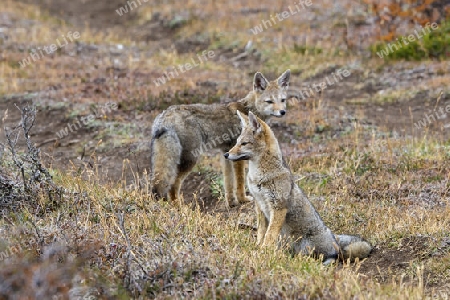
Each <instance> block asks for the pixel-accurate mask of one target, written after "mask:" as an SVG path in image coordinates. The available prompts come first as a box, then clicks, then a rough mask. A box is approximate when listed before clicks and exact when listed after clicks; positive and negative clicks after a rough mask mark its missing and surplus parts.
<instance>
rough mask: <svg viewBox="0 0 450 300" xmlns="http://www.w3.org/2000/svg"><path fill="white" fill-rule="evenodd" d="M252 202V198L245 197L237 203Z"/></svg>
mask: <svg viewBox="0 0 450 300" xmlns="http://www.w3.org/2000/svg"><path fill="white" fill-rule="evenodd" d="M252 201H253V197H252V196H245V197H244V198H241V199H239V203H247V202H252Z"/></svg>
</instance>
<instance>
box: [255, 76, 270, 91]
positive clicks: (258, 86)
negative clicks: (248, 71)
mask: <svg viewBox="0 0 450 300" xmlns="http://www.w3.org/2000/svg"><path fill="white" fill-rule="evenodd" d="M268 84H269V82H268V81H267V79H266V78H265V77H264V76H263V74H261V73H260V72H256V74H255V77H254V78H253V90H254V91H256V92H262V91H264V90H265V89H266V88H267V85H268Z"/></svg>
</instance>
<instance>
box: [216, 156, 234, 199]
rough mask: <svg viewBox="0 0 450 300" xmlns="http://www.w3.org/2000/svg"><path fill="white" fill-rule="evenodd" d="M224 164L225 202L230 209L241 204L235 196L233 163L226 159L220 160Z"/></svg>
mask: <svg viewBox="0 0 450 300" xmlns="http://www.w3.org/2000/svg"><path fill="white" fill-rule="evenodd" d="M220 162H221V163H222V173H223V185H224V188H225V201H226V203H227V206H228V207H232V206H237V205H239V202H238V201H237V200H236V198H235V195H234V186H233V184H234V174H233V173H234V172H233V165H232V164H233V163H232V162H231V161H229V160H227V159H225V158H224V157H221V158H220Z"/></svg>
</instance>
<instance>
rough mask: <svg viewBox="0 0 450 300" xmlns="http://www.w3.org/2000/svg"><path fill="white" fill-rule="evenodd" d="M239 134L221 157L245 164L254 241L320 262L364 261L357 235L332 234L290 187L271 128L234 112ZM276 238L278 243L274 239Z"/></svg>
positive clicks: (366, 247) (363, 244)
mask: <svg viewBox="0 0 450 300" xmlns="http://www.w3.org/2000/svg"><path fill="white" fill-rule="evenodd" d="M237 114H238V115H239V118H240V119H241V123H242V132H241V135H240V136H239V138H238V140H237V143H236V145H235V146H234V147H233V148H232V149H231V150H230V151H229V152H227V153H225V154H224V156H225V158H227V159H229V160H232V161H242V160H248V161H249V170H248V175H247V184H248V188H249V190H250V193H251V194H252V196H253V198H254V199H255V203H256V213H257V220H258V233H257V243H258V245H259V244H262V245H263V246H268V245H273V244H276V243H277V242H278V241H283V242H285V243H288V245H289V246H290V247H291V249H292V250H293V251H294V253H302V254H307V255H309V254H313V255H314V256H316V257H319V256H323V261H324V264H329V263H331V262H334V261H335V260H336V259H337V258H338V257H339V256H340V258H341V259H344V260H346V259H348V258H350V259H351V260H354V259H355V258H359V259H363V258H366V257H367V256H368V255H369V254H370V252H371V251H372V246H371V245H370V244H369V243H368V242H367V241H365V240H363V239H362V238H360V237H357V236H350V235H334V234H333V233H332V232H331V230H330V228H328V227H327V226H326V225H325V224H324V222H323V221H322V219H321V218H320V216H319V214H318V213H317V211H316V210H315V208H314V207H313V205H312V204H311V202H310V201H309V200H308V198H307V197H306V195H305V194H304V193H303V191H302V190H301V189H300V188H299V187H298V185H297V184H296V183H295V181H294V179H293V176H292V174H291V171H290V169H289V168H288V167H287V166H286V164H285V163H284V161H283V158H282V154H281V150H280V147H279V145H278V141H277V139H276V138H275V136H274V134H273V131H272V130H271V129H270V127H269V126H268V125H267V124H266V123H265V122H264V121H262V120H261V119H260V118H258V117H257V116H255V115H254V114H253V113H252V112H249V113H248V118H247V117H246V116H244V115H243V114H241V113H240V112H239V111H238V112H237ZM279 238H280V239H279Z"/></svg>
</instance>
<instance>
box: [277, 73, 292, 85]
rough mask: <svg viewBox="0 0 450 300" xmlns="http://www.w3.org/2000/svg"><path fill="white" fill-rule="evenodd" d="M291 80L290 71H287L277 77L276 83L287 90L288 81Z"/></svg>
mask: <svg viewBox="0 0 450 300" xmlns="http://www.w3.org/2000/svg"><path fill="white" fill-rule="evenodd" d="M290 78H291V70H289V69H287V70H286V71H284V73H283V74H281V75H280V77H278V79H277V82H278V85H279V86H280V87H283V88H286V89H287V88H288V87H289V79H290Z"/></svg>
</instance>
